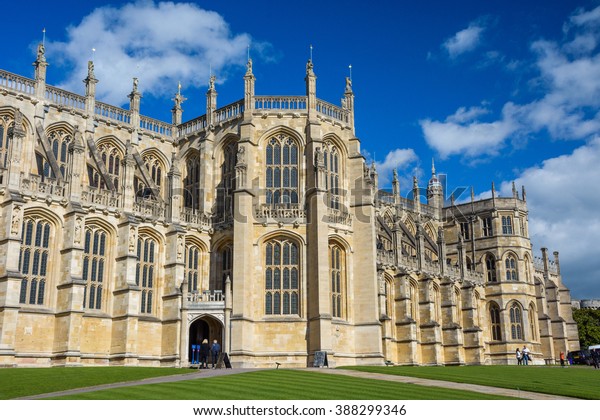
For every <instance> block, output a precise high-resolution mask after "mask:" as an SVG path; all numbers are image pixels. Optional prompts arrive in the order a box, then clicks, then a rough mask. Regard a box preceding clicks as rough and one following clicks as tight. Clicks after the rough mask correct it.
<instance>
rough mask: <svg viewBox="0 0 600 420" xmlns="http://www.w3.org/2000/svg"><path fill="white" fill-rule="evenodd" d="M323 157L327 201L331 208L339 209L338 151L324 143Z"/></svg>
mask: <svg viewBox="0 0 600 420" xmlns="http://www.w3.org/2000/svg"><path fill="white" fill-rule="evenodd" d="M324 149H325V150H324V153H323V159H324V163H325V171H326V177H325V189H326V190H327V196H328V200H327V203H328V205H329V207H330V208H332V209H337V210H339V209H340V203H341V201H342V190H341V188H340V179H341V177H340V173H341V161H340V153H339V151H338V150H337V148H336V147H335V146H333V145H331V144H328V143H326V144H324Z"/></svg>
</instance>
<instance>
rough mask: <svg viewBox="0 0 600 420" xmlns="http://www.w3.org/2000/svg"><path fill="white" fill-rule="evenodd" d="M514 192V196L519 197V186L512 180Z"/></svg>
mask: <svg viewBox="0 0 600 420" xmlns="http://www.w3.org/2000/svg"><path fill="white" fill-rule="evenodd" d="M512 193H513V197H514V198H519V193H518V192H517V187H516V186H515V181H513V182H512Z"/></svg>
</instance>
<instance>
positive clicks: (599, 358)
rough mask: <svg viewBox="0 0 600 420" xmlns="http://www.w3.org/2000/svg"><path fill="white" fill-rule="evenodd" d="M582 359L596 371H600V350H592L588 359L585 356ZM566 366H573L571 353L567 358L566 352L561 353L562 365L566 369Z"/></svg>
mask: <svg viewBox="0 0 600 420" xmlns="http://www.w3.org/2000/svg"><path fill="white" fill-rule="evenodd" d="M581 357H582V359H583V361H584V362H585V364H587V365H588V366H593V367H594V369H600V349H593V350H590V353H589V356H587V357H586V355H585V354H582V355H581ZM565 364H569V365H573V364H574V361H573V356H572V354H571V352H568V353H567V356H566V357H565V352H563V351H561V352H560V365H561V366H562V367H564V366H565Z"/></svg>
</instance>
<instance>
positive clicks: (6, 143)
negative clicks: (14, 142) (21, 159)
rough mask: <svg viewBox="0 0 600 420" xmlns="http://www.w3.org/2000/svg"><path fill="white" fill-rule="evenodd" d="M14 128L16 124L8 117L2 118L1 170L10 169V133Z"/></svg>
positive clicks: (0, 139) (0, 127)
mask: <svg viewBox="0 0 600 420" xmlns="http://www.w3.org/2000/svg"><path fill="white" fill-rule="evenodd" d="M13 127H14V122H13V121H11V120H9V119H8V117H7V116H5V117H3V118H0V168H8V159H9V154H10V141H11V136H10V132H11V130H12V129H13Z"/></svg>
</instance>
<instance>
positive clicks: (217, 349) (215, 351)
mask: <svg viewBox="0 0 600 420" xmlns="http://www.w3.org/2000/svg"><path fill="white" fill-rule="evenodd" d="M219 353H221V346H220V345H219V343H218V342H217V340H213V343H212V346H211V347H210V355H211V356H212V368H213V369H214V368H215V363H217V359H218V358H219Z"/></svg>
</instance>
